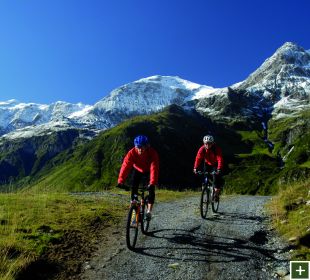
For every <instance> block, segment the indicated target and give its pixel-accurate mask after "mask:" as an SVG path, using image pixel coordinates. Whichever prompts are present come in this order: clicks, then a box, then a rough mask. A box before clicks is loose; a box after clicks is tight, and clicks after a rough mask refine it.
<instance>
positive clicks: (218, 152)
mask: <svg viewBox="0 0 310 280" xmlns="http://www.w3.org/2000/svg"><path fill="white" fill-rule="evenodd" d="M216 159H217V169H218V170H221V171H223V167H224V160H223V154H222V149H221V148H220V147H217V148H216Z"/></svg>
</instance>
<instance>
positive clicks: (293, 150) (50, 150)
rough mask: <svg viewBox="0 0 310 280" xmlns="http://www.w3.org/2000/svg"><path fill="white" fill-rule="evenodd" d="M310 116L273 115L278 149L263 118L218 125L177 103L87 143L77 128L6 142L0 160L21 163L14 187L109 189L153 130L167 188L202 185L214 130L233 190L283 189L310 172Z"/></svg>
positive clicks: (272, 131)
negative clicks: (201, 156)
mask: <svg viewBox="0 0 310 280" xmlns="http://www.w3.org/2000/svg"><path fill="white" fill-rule="evenodd" d="M309 115H310V114H309V112H304V113H303V114H302V115H299V116H292V117H291V118H285V119H279V120H271V121H269V123H268V126H269V129H268V141H271V142H272V143H273V145H274V149H271V148H270V146H268V142H267V141H266V137H265V136H266V135H265V132H264V131H263V130H259V127H260V126H259V125H258V124H256V125H255V124H253V123H251V124H249V126H248V127H247V126H246V124H245V123H244V124H243V125H242V126H240V125H239V126H238V129H237V128H236V125H235V124H223V123H221V124H219V123H215V122H212V121H211V120H210V119H207V118H204V117H202V116H200V115H199V114H198V113H196V112H188V111H184V110H183V109H182V108H180V107H178V106H170V107H168V108H166V109H165V110H163V111H162V112H160V113H157V114H152V115H147V116H140V117H135V118H132V119H130V120H128V121H126V122H123V123H121V124H120V125H118V126H116V127H114V128H112V129H109V130H107V131H104V132H102V133H101V134H100V135H99V136H97V137H96V138H94V139H93V140H91V141H89V142H86V143H79V142H78V141H77V140H76V139H77V138H76V137H77V132H72V133H71V132H70V133H69V135H67V134H65V135H62V134H57V135H51V136H49V137H48V138H42V139H41V140H40V139H37V138H35V139H34V140H33V142H31V141H30V140H29V141H28V142H29V143H28V142H27V141H26V142H25V143H24V144H23V148H21V147H19V146H18V145H16V144H15V145H12V146H11V149H7V151H6V149H4V148H3V150H2V153H1V158H0V165H1V164H5V163H8V162H11V163H12V162H15V167H16V166H17V167H18V166H19V167H20V169H18V168H17V169H18V170H19V171H16V169H15V172H17V177H18V178H20V180H19V181H18V184H17V183H14V185H19V186H27V185H31V186H33V185H34V184H35V185H36V188H38V189H41V190H52V191H80V190H82V191H83V190H102V189H109V188H111V187H112V186H114V185H115V184H116V181H117V176H118V172H119V169H120V166H121V163H122V160H123V158H124V156H125V154H126V152H127V151H128V150H129V149H130V148H131V147H132V146H133V144H132V142H133V139H134V137H135V136H136V135H138V134H146V135H148V136H149V138H150V141H151V144H152V146H154V147H155V148H156V149H157V150H158V152H159V155H160V178H159V179H160V180H159V183H160V186H161V187H167V188H170V189H178V190H181V189H187V188H195V187H196V186H197V183H198V181H197V178H195V177H194V176H193V174H192V168H193V162H194V158H195V155H196V152H197V150H198V148H199V147H200V146H201V144H202V141H201V139H202V137H203V135H205V134H206V133H209V132H211V133H213V134H214V135H215V138H216V141H217V143H218V144H219V145H220V146H221V147H222V149H223V154H224V160H225V164H226V170H225V172H226V173H225V174H226V176H225V181H226V184H225V191H226V192H227V193H241V194H275V193H276V192H277V190H278V186H279V185H281V184H283V183H286V182H289V181H296V180H300V179H304V178H307V177H309V165H310V164H309V150H310V147H309V138H310V135H309V131H310V129H309ZM71 134H72V137H70V135H71ZM39 140H40V141H39ZM58 143H60V144H58ZM20 145H21V144H20ZM66 145H67V146H66ZM57 146H59V150H57V149H56V148H55V147H57ZM12 147H15V150H14V151H15V152H12ZM25 147H26V148H25ZM27 147H31V149H30V148H27ZM66 147H67V149H65V148H66ZM64 149H65V150H64ZM27 150H28V151H29V150H31V151H32V153H29V156H28V157H24V156H21V155H20V151H22V153H25V151H27ZM29 157H33V159H32V160H29ZM19 162H20V164H19ZM27 162H29V167H27V164H26V163H27ZM16 163H17V164H16ZM27 168H28V170H26V169H27ZM2 171H3V170H2ZM4 171H5V170H4ZM1 174H2V175H1V176H4V175H3V174H7V173H6V172H2V173H1ZM5 176H7V175H5ZM128 182H130V181H128ZM2 188H3V186H2Z"/></svg>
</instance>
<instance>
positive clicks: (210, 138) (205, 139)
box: [203, 135, 214, 144]
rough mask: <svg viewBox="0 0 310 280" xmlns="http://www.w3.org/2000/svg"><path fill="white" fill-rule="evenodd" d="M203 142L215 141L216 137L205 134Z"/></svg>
mask: <svg viewBox="0 0 310 280" xmlns="http://www.w3.org/2000/svg"><path fill="white" fill-rule="evenodd" d="M203 143H204V144H206V143H214V137H213V136H212V135H205V136H204V137H203Z"/></svg>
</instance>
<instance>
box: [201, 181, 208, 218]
mask: <svg viewBox="0 0 310 280" xmlns="http://www.w3.org/2000/svg"><path fill="white" fill-rule="evenodd" d="M209 204H210V199H209V189H208V187H207V186H203V189H202V192H201V198H200V215H201V217H202V218H203V219H205V218H206V217H207V213H208V208H209Z"/></svg>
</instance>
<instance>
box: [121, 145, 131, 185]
mask: <svg viewBox="0 0 310 280" xmlns="http://www.w3.org/2000/svg"><path fill="white" fill-rule="evenodd" d="M133 164H134V161H133V155H132V150H130V151H129V152H128V153H127V155H126V156H125V158H124V161H123V164H122V167H121V170H120V172H119V175H118V180H117V182H118V183H119V184H124V183H125V181H126V179H127V176H128V174H129V172H130V170H131V168H132V166H133Z"/></svg>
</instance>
